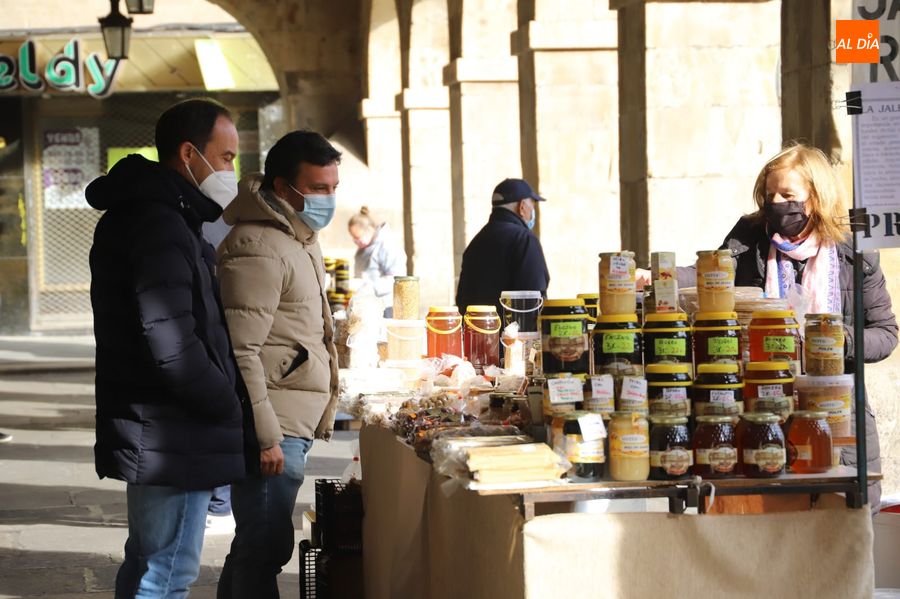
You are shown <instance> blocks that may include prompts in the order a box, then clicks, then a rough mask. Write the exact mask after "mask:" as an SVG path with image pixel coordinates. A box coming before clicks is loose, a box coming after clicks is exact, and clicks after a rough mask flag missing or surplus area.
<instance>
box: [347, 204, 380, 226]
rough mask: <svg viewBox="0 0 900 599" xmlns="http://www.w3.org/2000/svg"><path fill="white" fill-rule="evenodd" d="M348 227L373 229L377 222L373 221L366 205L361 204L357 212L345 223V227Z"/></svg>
mask: <svg viewBox="0 0 900 599" xmlns="http://www.w3.org/2000/svg"><path fill="white" fill-rule="evenodd" d="M350 227H360V228H361V229H364V230H366V231H374V230H375V229H377V228H378V224H377V223H376V222H375V219H374V218H372V214H371V213H370V212H369V207H368V206H363V207H362V208H360V209H359V212H357V213H356V214H354V215H353V216H351V217H350V222H349V223H347V228H350Z"/></svg>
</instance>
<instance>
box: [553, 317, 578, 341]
mask: <svg viewBox="0 0 900 599" xmlns="http://www.w3.org/2000/svg"><path fill="white" fill-rule="evenodd" d="M582 335H584V321H583V320H580V321H578V322H566V321H561V322H551V323H550V336H551V337H581V336H582Z"/></svg>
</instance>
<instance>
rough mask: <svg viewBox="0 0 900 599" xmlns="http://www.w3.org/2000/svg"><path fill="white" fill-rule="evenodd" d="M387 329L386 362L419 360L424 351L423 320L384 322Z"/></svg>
mask: <svg viewBox="0 0 900 599" xmlns="http://www.w3.org/2000/svg"><path fill="white" fill-rule="evenodd" d="M384 324H385V328H386V329H387V342H388V349H387V358H388V360H400V361H409V360H420V359H421V358H422V353H423V352H424V351H425V321H424V320H391V319H386V320H385V321H384Z"/></svg>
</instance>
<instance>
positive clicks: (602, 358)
mask: <svg viewBox="0 0 900 599" xmlns="http://www.w3.org/2000/svg"><path fill="white" fill-rule="evenodd" d="M637 321H638V319H637V314H613V315H611V316H610V315H606V314H602V315H600V316H598V317H597V324H596V325H595V326H594V330H593V332H592V333H591V337H592V340H593V345H594V374H611V375H613V376H643V374H644V364H643V357H642V355H641V329H640V327H639V326H638V324H637Z"/></svg>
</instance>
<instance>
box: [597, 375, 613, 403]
mask: <svg viewBox="0 0 900 599" xmlns="http://www.w3.org/2000/svg"><path fill="white" fill-rule="evenodd" d="M614 395H615V385H614V381H613V377H612V375H611V374H601V375H600V376H592V377H591V399H599V400H610V399H615V397H614Z"/></svg>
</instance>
